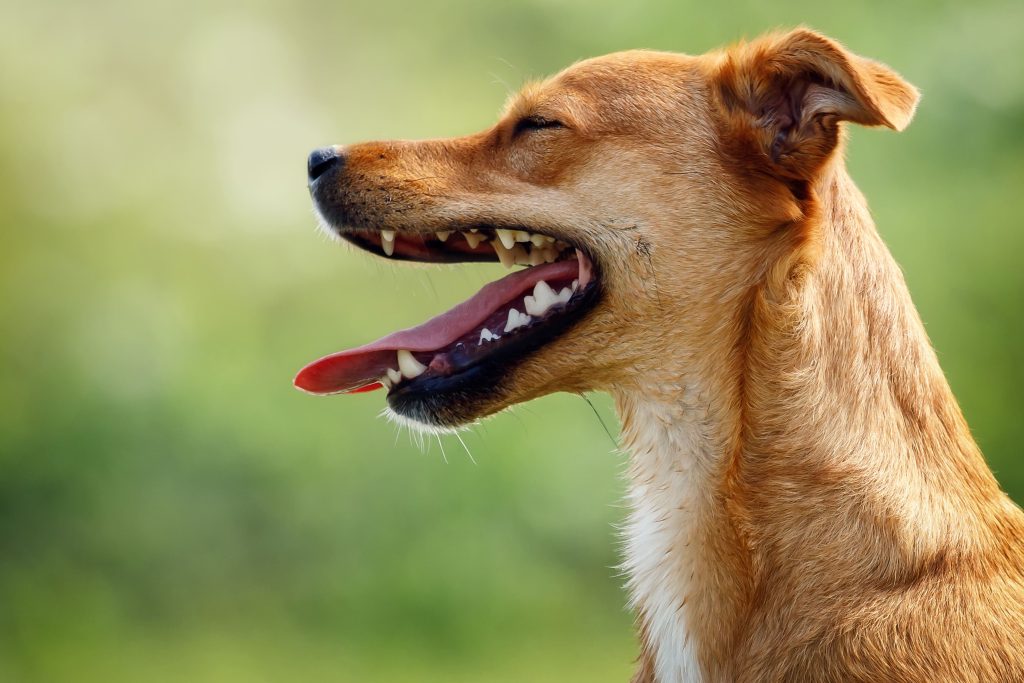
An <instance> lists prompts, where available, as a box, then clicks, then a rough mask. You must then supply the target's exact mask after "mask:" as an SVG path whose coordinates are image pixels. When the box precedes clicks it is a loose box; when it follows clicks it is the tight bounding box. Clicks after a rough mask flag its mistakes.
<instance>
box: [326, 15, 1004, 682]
mask: <svg viewBox="0 0 1024 683" xmlns="http://www.w3.org/2000/svg"><path fill="white" fill-rule="evenodd" d="M916 103H917V93H916V91H914V90H913V88H912V87H910V86H909V85H907V84H906V83H905V82H904V81H903V80H902V79H901V78H900V77H899V76H898V75H896V74H895V73H894V72H893V71H891V70H890V69H888V68H887V67H885V66H883V65H881V64H878V63H876V62H872V61H869V60H866V59H863V58H861V57H858V56H856V55H854V54H852V53H850V52H848V51H847V50H846V49H844V48H843V47H842V46H841V45H839V44H838V43H835V42H834V41H831V40H829V39H827V38H825V37H823V36H820V35H818V34H816V33H814V32H811V31H808V30H805V29H799V30H797V31H793V32H790V33H786V34H777V35H771V36H767V37H764V38H762V39H759V40H756V41H754V42H752V43H747V44H741V45H737V46H734V47H732V48H729V49H727V50H724V51H720V52H715V53H711V54H708V55H704V56H701V57H689V56H684V55H676V54H666V53H653V52H626V53H619V54H614V55H609V56H606V57H602V58H598V59H594V60H589V61H585V62H581V63H579V64H577V65H575V66H573V67H571V68H569V69H567V70H566V71H564V72H563V73H561V74H559V75H557V76H555V77H554V78H552V79H550V80H549V81H546V82H544V83H540V84H534V85H532V86H529V87H528V88H526V89H525V90H524V91H523V92H522V93H521V94H520V95H519V96H518V97H517V98H516V99H515V100H514V101H512V102H510V103H509V105H508V107H507V110H506V114H505V116H504V117H503V118H502V120H501V121H500V122H499V123H498V124H497V125H496V126H495V127H494V128H492V129H490V130H487V131H484V132H482V133H479V134H477V135H473V136H469V137H465V138H459V139H454V140H439V141H425V142H387V143H367V144H363V145H356V146H353V147H349V148H347V149H346V150H345V151H346V156H347V171H346V180H345V186H344V187H339V188H338V189H337V193H336V200H337V201H338V202H339V203H341V204H343V205H344V206H346V207H347V210H348V212H349V214H350V215H354V216H358V217H359V218H360V219H361V220H363V221H364V222H367V223H372V224H374V225H376V226H378V227H381V228H394V229H399V230H406V231H432V230H442V229H448V228H449V227H450V226H451V225H453V224H456V225H465V226H471V225H473V224H486V223H495V222H497V223H499V224H501V223H505V222H518V223H519V224H521V225H524V226H528V227H533V228H536V229H537V230H539V231H543V232H548V233H550V234H553V235H555V236H559V237H565V238H566V239H569V240H571V241H574V242H576V243H581V244H585V245H586V246H587V247H588V248H589V249H590V250H591V251H592V253H594V254H595V255H596V257H597V261H598V264H599V266H600V268H601V281H602V283H603V287H604V296H603V299H602V301H601V303H600V304H599V305H598V307H597V308H596V309H595V310H594V311H593V312H591V313H590V314H589V315H588V316H587V317H586V318H585V319H584V320H582V321H581V322H580V323H579V324H578V325H577V326H576V327H574V328H573V329H572V330H570V331H569V332H568V333H567V334H565V335H564V336H562V337H561V338H559V339H558V340H556V341H554V342H552V343H551V344H549V345H547V346H545V347H543V348H542V349H540V350H539V351H538V352H537V353H535V354H534V355H533V356H531V357H530V358H528V359H526V360H525V361H524V362H523V363H522V364H521V365H520V366H519V367H518V368H516V369H515V371H514V372H513V373H512V375H511V377H510V379H509V380H508V381H507V382H505V383H504V384H503V385H502V386H499V387H496V388H495V393H494V396H493V398H492V399H490V401H489V402H487V403H485V404H483V405H481V406H480V407H479V415H485V414H490V413H493V412H495V411H497V410H500V409H502V408H504V407H507V406H509V405H511V404H514V403H518V402H522V401H526V400H529V399H531V398H534V397H537V396H541V395H544V394H547V393H551V392H554V391H573V392H579V391H585V390H595V389H597V390H606V391H609V392H611V393H612V395H613V396H614V397H615V399H616V402H617V405H618V408H619V412H620V416H621V418H622V421H623V444H624V446H625V447H626V448H627V449H629V451H630V452H631V454H632V467H631V479H632V487H631V501H632V502H633V503H634V506H635V507H636V508H637V513H636V515H635V516H634V518H633V520H632V522H631V526H630V531H629V532H627V533H628V535H630V538H628V539H627V543H629V544H632V545H630V547H629V548H628V555H629V557H627V567H628V568H629V569H630V571H631V572H632V574H633V575H632V578H631V590H632V592H633V595H634V603H635V608H636V612H637V618H638V623H639V631H640V635H641V641H642V642H641V645H642V650H641V652H642V653H641V657H640V660H639V670H638V673H637V675H636V677H635V679H634V680H635V681H637V682H638V683H639V682H649V681H650V682H653V681H655V680H659V678H658V677H659V676H661V680H662V683H669V682H670V681H674V680H682V679H683V678H684V677H687V676H689V677H691V678H693V679H694V680H703V681H781V680H787V681H979V682H980V681H1024V515H1022V513H1021V511H1020V510H1019V509H1018V508H1017V507H1016V506H1015V505H1014V504H1013V503H1012V502H1011V501H1010V500H1009V499H1008V498H1007V497H1006V495H1005V494H1004V493H1003V492H1002V491H1001V490H1000V489H999V487H998V485H997V483H996V481H995V479H994V478H993V476H992V474H991V472H990V471H989V469H988V468H987V466H986V465H985V462H984V460H983V458H982V456H981V454H980V452H979V450H978V448H977V446H976V445H975V443H974V441H973V439H972V438H971V435H970V432H969V430H968V428H967V425H966V424H965V422H964V419H963V417H962V415H961V413H960V410H959V408H958V406H957V404H956V401H955V399H954V398H953V396H952V394H951V392H950V390H949V387H948V385H947V383H946V380H945V378H944V376H943V374H942V371H941V369H940V368H939V365H938V362H937V360H936V357H935V353H934V352H933V350H932V348H931V346H930V344H929V342H928V339H927V337H926V335H925V332H924V329H923V326H922V324H921V321H920V319H919V318H918V315H917V312H916V311H915V309H914V306H913V304H912V302H911V300H910V296H909V294H908V292H907V288H906V286H905V284H904V281H903V278H902V276H901V274H900V271H899V268H898V267H897V266H896V264H895V263H894V261H893V259H892V258H891V256H890V254H889V252H888V250H887V249H886V247H885V246H884V244H883V243H882V241H881V239H880V238H879V236H878V233H877V232H876V230H875V227H874V225H873V223H872V220H871V217H870V215H869V213H868V210H867V205H866V202H865V200H864V198H863V197H862V196H861V194H860V193H859V192H858V190H857V189H856V187H855V186H854V184H853V182H852V181H851V180H850V178H849V176H848V175H847V173H846V170H845V167H844V164H843V159H842V146H843V128H842V126H843V125H845V124H843V123H842V122H844V121H845V122H854V123H860V124H864V125H884V126H888V127H891V128H894V129H902V128H904V127H905V126H906V125H907V124H908V123H909V122H910V119H911V117H912V116H913V112H914V107H915V106H916ZM524 116H541V117H543V118H546V119H557V120H560V121H562V122H564V123H565V124H566V126H567V127H566V128H565V129H544V130H539V131H532V132H528V133H526V134H523V135H520V136H518V137H515V138H514V137H513V130H514V128H515V125H516V122H517V121H518V120H519V119H520V118H522V117H524ZM645 510H646V512H645ZM644 515H647V516H646V517H645V516H644ZM645 539H660V540H659V541H658V542H665V543H667V545H666V546H665V547H664V548H661V547H660V546H659V547H658V548H657V549H656V550H657V552H656V553H655V554H651V553H650V552H649V551H651V550H652V547H650V546H646V545H645V543H646V541H645ZM645 553H648V554H647V555H645ZM652 596H658V597H652ZM673 615H674V616H673ZM676 617H678V621H671V620H672V619H675V618H676ZM655 620H657V623H655ZM669 622H671V623H669ZM677 636H678V638H677ZM673 638H677V641H678V642H676V641H674V640H673ZM674 647H678V648H679V652H674V651H671V650H672V649H673V648H674ZM684 651H685V653H686V654H685V656H684V654H681V653H684ZM691 666H692V667H695V668H693V669H692V673H688V672H690V671H691V669H688V668H687V667H691ZM659 672H661V673H659Z"/></svg>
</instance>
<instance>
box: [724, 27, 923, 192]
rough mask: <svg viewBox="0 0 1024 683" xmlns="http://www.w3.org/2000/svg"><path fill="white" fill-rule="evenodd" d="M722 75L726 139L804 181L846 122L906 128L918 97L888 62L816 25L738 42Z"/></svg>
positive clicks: (818, 165) (829, 150) (726, 57)
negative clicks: (861, 52)
mask: <svg viewBox="0 0 1024 683" xmlns="http://www.w3.org/2000/svg"><path fill="white" fill-rule="evenodd" d="M715 81H716V84H717V86H718V92H719V94H720V96H721V103H722V106H723V108H724V109H725V112H724V114H725V116H724V125H725V128H726V130H724V131H723V133H724V134H725V135H726V136H728V137H727V139H726V142H727V143H728V144H730V145H737V144H739V145H741V146H742V147H743V148H744V149H743V150H742V154H743V155H744V156H745V157H747V158H749V155H750V153H751V152H753V153H755V154H756V155H757V156H759V157H761V158H762V161H764V162H765V163H767V164H769V166H770V167H771V170H773V171H774V172H775V173H777V174H779V175H781V176H784V177H788V178H793V179H798V180H810V179H811V178H812V177H813V175H814V174H815V173H816V172H817V171H818V170H819V169H820V168H821V166H822V164H823V163H824V162H825V160H826V159H827V158H828V157H829V155H830V154H831V153H832V152H833V150H835V148H836V146H837V145H838V143H839V135H840V130H839V122H840V121H852V122H853V123H859V124H862V125H865V126H888V127H889V128H892V129H894V130H903V129H904V128H906V127H907V125H908V124H909V123H910V119H911V118H913V116H914V109H915V108H916V107H917V101H918V98H919V95H918V92H917V90H916V89H915V88H914V87H913V86H912V85H910V84H909V83H907V82H906V81H904V80H903V79H902V78H900V76H899V75H898V74H897V73H896V72H894V71H893V70H892V69H890V68H889V67H887V66H885V65H884V64H880V63H878V62H875V61H872V60H870V59H865V58H864V57H860V56H858V55H855V54H853V53H852V52H849V51H848V50H846V49H845V48H844V47H843V46H842V45H840V44H839V43H837V42H835V41H833V40H830V39H829V38H826V37H825V36H822V35H821V34H818V33H815V32H814V31H811V30H809V29H796V30H794V31H791V32H790V33H786V34H781V35H770V36H766V37H764V38H760V39H758V40H756V41H754V42H751V43H747V44H744V45H740V46H737V47H735V48H733V49H731V50H730V51H728V52H726V53H725V55H724V59H723V60H722V61H721V62H720V64H719V66H718V71H717V73H716V74H715ZM736 151H741V150H736Z"/></svg>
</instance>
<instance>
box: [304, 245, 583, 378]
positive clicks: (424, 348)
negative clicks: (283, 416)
mask: <svg viewBox="0 0 1024 683" xmlns="http://www.w3.org/2000/svg"><path fill="white" fill-rule="evenodd" d="M592 277H594V275H593V264H592V262H591V260H590V259H589V258H588V257H587V256H586V254H585V253H584V252H582V251H579V250H577V258H574V259H571V260H566V261H556V262H554V263H548V264H544V265H539V266H533V267H530V268H526V269H524V270H519V271H516V272H513V273H511V274H510V275H506V276H505V277H503V278H501V279H500V280H496V281H494V282H491V283H489V284H487V285H485V286H484V287H483V288H482V289H481V290H480V291H479V292H477V293H476V294H475V295H473V296H472V297H470V298H469V299H467V300H466V301H463V302H462V303H460V304H458V305H456V306H455V307H454V308H452V309H450V310H448V311H446V312H444V313H442V314H440V315H438V316H435V317H433V318H431V319H430V320H427V321H426V322H424V323H422V324H420V325H417V326H415V327H410V328H408V329H404V330H399V331H398V332H393V333H392V334H389V335H387V336H385V337H382V338H380V339H378V340H376V341H374V342H371V343H369V344H366V345H364V346H360V347H357V348H354V349H348V350H346V351H339V352H337V353H332V354H330V355H327V356H324V357H322V358H320V359H318V360H316V361H313V362H312V363H310V364H308V365H306V366H305V367H304V368H302V370H300V371H299V373H298V374H297V375H296V376H295V379H294V384H295V386H296V387H297V388H299V389H301V390H303V391H306V392H308V393H311V394H317V395H327V394H338V393H356V392H360V391H369V390H372V389H377V388H379V387H380V386H381V384H380V381H379V380H380V378H381V377H382V376H384V375H385V374H386V373H387V371H388V369H389V368H394V367H395V358H396V353H397V352H398V351H399V350H405V351H409V352H431V351H437V350H440V349H442V348H444V347H445V346H447V345H449V344H452V343H454V342H455V341H456V340H458V339H459V338H460V337H462V336H463V335H465V334H468V333H469V332H472V331H473V330H474V329H476V328H477V327H479V326H480V325H481V324H483V323H484V322H485V321H486V320H487V318H488V316H490V315H491V314H492V313H493V312H495V311H496V310H497V309H498V308H499V307H501V306H504V305H506V304H508V303H509V302H511V301H513V300H515V299H516V298H517V297H520V296H522V295H523V294H524V293H525V292H528V291H529V290H531V289H532V288H533V287H534V286H535V285H536V284H537V283H538V282H539V281H541V280H545V281H547V280H567V279H568V280H571V279H574V278H578V279H579V280H580V289H581V290H582V289H584V288H585V287H586V285H587V284H588V281H589V280H590V279H591V278H592Z"/></svg>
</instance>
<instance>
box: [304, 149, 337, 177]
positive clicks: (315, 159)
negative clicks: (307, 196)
mask: <svg viewBox="0 0 1024 683" xmlns="http://www.w3.org/2000/svg"><path fill="white" fill-rule="evenodd" d="M343 159H344V157H343V156H342V154H341V151H340V150H339V149H338V148H337V147H321V148H320V149H314V150H313V151H312V152H310V153H309V160H308V161H307V162H306V170H307V172H308V173H309V182H313V181H314V180H316V179H317V178H319V177H320V176H322V175H323V174H324V173H327V172H328V171H329V170H331V169H332V168H334V167H335V166H340V165H341V162H342V160H343Z"/></svg>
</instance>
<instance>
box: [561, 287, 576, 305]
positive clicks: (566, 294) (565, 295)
mask: <svg viewBox="0 0 1024 683" xmlns="http://www.w3.org/2000/svg"><path fill="white" fill-rule="evenodd" d="M572 293H573V290H571V289H569V288H568V287H562V291H561V292H559V293H558V301H559V303H563V304H567V303H569V299H571V298H572Z"/></svg>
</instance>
